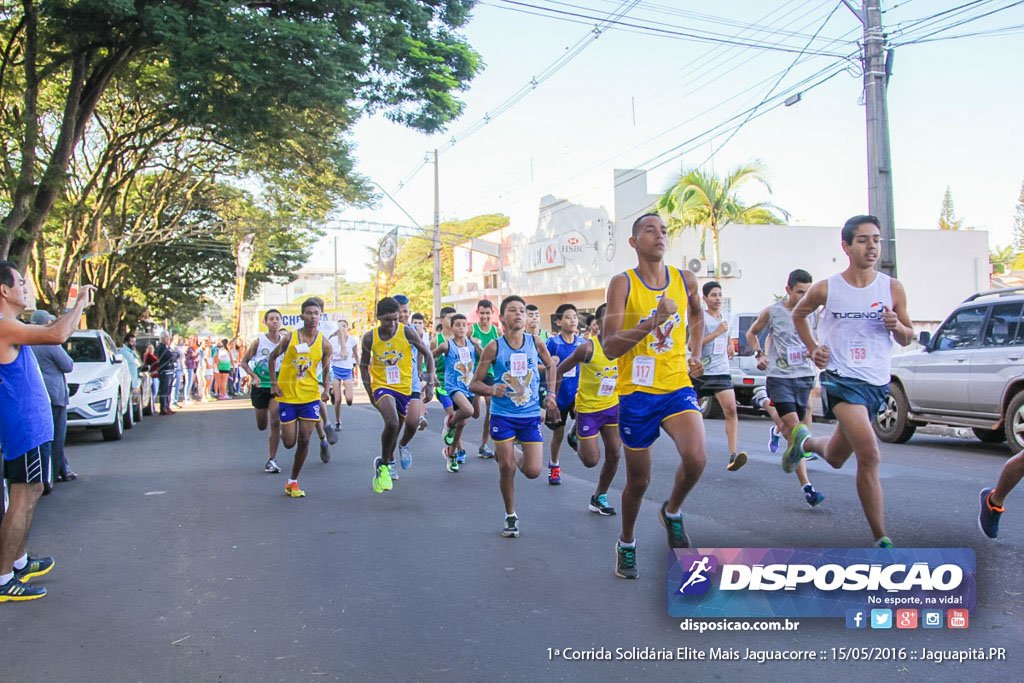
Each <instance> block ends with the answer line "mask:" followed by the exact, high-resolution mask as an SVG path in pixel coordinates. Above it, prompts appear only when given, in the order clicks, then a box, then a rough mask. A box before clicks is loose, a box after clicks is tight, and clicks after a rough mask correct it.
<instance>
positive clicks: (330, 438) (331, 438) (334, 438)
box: [324, 422, 338, 462]
mask: <svg viewBox="0 0 1024 683" xmlns="http://www.w3.org/2000/svg"><path fill="white" fill-rule="evenodd" d="M324 434H325V435H326V436H327V443H329V444H331V445H332V446H333V445H334V444H336V443H338V430H336V429H335V428H334V426H333V425H332V424H331V423H330V422H328V423H327V424H325V425H324ZM324 462H327V461H326V460H324Z"/></svg>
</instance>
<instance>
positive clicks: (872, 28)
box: [843, 0, 896, 277]
mask: <svg viewBox="0 0 1024 683" xmlns="http://www.w3.org/2000/svg"><path fill="white" fill-rule="evenodd" d="M843 2H844V4H845V5H846V6H847V7H849V8H850V10H851V11H853V13H854V14H856V15H857V18H858V19H860V21H861V23H862V24H863V25H864V54H863V57H862V63H863V65H864V110H865V116H866V119H867V136H868V211H870V212H871V214H872V215H874V216H877V217H878V221H879V222H880V223H881V224H882V227H881V232H882V245H881V246H882V249H881V254H880V255H879V256H880V258H879V260H878V269H879V270H880V271H882V272H883V273H886V274H887V275H890V276H892V277H896V222H895V215H894V211H893V198H892V159H891V157H890V153H889V108H888V104H887V101H886V100H887V91H888V88H889V76H890V74H891V66H892V51H891V50H890V51H889V52H888V53H887V52H886V49H885V43H886V39H885V34H884V33H883V31H882V8H881V6H880V4H881V0H864V7H863V9H861V10H860V11H857V10H856V9H854V8H853V7H851V6H850V3H849V2H847V1H846V0H843Z"/></svg>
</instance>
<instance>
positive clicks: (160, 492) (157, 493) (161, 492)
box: [142, 491, 167, 496]
mask: <svg viewBox="0 0 1024 683" xmlns="http://www.w3.org/2000/svg"><path fill="white" fill-rule="evenodd" d="M164 493H167V491H146V492H145V493H143V494H142V495H144V496H159V495H162V494H164Z"/></svg>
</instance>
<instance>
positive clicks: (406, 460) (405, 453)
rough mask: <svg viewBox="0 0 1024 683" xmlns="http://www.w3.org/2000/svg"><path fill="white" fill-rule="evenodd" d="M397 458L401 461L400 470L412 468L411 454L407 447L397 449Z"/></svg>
mask: <svg viewBox="0 0 1024 683" xmlns="http://www.w3.org/2000/svg"><path fill="white" fill-rule="evenodd" d="M398 457H399V459H400V460H401V461H402V469H403V470H407V469H409V468H410V467H412V453H411V452H410V451H409V447H408V446H401V445H400V446H399V447H398Z"/></svg>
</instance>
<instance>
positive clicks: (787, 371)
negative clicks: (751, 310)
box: [768, 299, 818, 377]
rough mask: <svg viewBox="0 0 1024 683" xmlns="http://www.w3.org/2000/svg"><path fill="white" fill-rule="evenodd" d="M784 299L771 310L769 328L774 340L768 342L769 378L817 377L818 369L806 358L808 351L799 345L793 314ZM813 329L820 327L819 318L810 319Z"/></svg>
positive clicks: (813, 316) (811, 316)
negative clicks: (818, 324)
mask: <svg viewBox="0 0 1024 683" xmlns="http://www.w3.org/2000/svg"><path fill="white" fill-rule="evenodd" d="M785 301H786V300H785V299H780V300H779V301H776V302H775V303H774V304H772V305H771V307H770V308H769V309H768V316H769V318H768V326H769V331H770V334H771V340H770V341H769V342H768V344H769V348H768V361H769V364H768V376H769V377H816V376H817V374H818V370H817V368H815V367H814V362H813V361H812V360H811V359H810V358H807V357H806V356H807V347H805V346H804V343H803V342H802V341H800V335H798V334H797V333H796V327H795V326H794V325H793V311H791V310H789V309H788V308H786V304H785ZM807 322H808V323H810V325H811V329H812V330H813V329H814V328H815V327H817V322H818V314H817V313H812V314H811V315H810V316H808V317H807Z"/></svg>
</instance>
